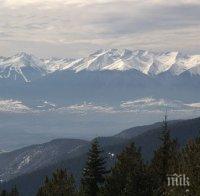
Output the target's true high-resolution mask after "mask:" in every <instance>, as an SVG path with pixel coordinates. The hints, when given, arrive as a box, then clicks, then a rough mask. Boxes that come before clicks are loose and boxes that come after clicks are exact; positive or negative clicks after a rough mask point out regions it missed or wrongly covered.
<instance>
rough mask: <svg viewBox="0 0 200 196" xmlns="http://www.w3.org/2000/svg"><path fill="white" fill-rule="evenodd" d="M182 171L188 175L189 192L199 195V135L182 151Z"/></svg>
mask: <svg viewBox="0 0 200 196" xmlns="http://www.w3.org/2000/svg"><path fill="white" fill-rule="evenodd" d="M180 163H181V165H182V173H183V174H186V176H187V177H189V187H188V189H189V190H190V194H192V195H200V135H199V137H197V138H196V139H194V140H190V141H189V142H188V143H187V145H186V147H185V148H184V149H183V151H182V161H181V162H180Z"/></svg>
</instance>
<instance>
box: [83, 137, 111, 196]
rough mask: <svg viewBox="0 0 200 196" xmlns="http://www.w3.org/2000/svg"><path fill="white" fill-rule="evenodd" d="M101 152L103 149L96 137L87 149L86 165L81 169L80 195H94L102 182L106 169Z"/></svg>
mask: <svg viewBox="0 0 200 196" xmlns="http://www.w3.org/2000/svg"><path fill="white" fill-rule="evenodd" d="M102 153H103V151H102V150H101V148H100V146H99V143H98V141H97V139H95V140H94V142H93V143H92V145H91V149H90V150H89V153H88V159H87V162H86V166H85V168H84V169H83V176H82V179H81V191H80V192H81V193H80V195H86V196H96V195H97V194H98V192H99V189H100V187H101V186H102V184H103V183H104V181H105V174H107V173H108V172H107V171H106V167H105V164H106V162H105V158H104V157H103V156H102Z"/></svg>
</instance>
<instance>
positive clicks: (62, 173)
mask: <svg viewBox="0 0 200 196" xmlns="http://www.w3.org/2000/svg"><path fill="white" fill-rule="evenodd" d="M55 195H56V196H74V195H76V190H75V182H74V178H73V176H72V175H70V174H68V173H67V171H66V170H62V169H59V170H56V172H54V173H53V177H52V179H51V180H49V179H48V177H46V178H45V182H44V185H43V186H42V187H41V188H40V189H39V191H38V193H37V196H55Z"/></svg>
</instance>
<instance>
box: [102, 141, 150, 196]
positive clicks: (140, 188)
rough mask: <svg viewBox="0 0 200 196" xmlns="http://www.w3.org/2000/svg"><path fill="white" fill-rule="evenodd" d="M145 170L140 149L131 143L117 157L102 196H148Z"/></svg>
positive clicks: (148, 190) (147, 178) (147, 179)
mask: <svg viewBox="0 0 200 196" xmlns="http://www.w3.org/2000/svg"><path fill="white" fill-rule="evenodd" d="M149 183H150V181H149V176H148V174H147V168H146V166H145V164H144V163H143V160H142V157H141V153H140V149H137V148H136V147H135V145H134V143H132V144H131V145H130V146H127V147H126V148H125V149H124V150H123V152H122V153H121V154H120V155H119V156H118V157H117V162H116V164H115V166H114V167H113V168H112V170H111V175H110V176H108V177H107V179H106V182H105V187H104V188H103V189H102V195H105V196H110V195H115V196H123V195H126V196H146V195H148V196H150V195H151V190H150V189H151V185H150V184H149Z"/></svg>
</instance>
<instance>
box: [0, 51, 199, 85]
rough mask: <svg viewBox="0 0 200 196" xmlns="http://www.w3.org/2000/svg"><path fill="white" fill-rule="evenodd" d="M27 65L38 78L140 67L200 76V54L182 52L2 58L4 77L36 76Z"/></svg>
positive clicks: (150, 72) (152, 72)
mask: <svg viewBox="0 0 200 196" xmlns="http://www.w3.org/2000/svg"><path fill="white" fill-rule="evenodd" d="M25 68H29V69H30V72H31V71H32V72H34V71H35V72H37V74H38V77H42V76H45V75H48V74H51V73H53V72H56V71H68V70H71V71H74V72H75V73H79V72H81V71H105V70H110V71H129V70H137V71H139V72H141V73H143V74H145V75H149V76H156V75H159V74H162V73H165V72H170V73H171V74H172V75H174V76H179V75H181V74H182V73H184V72H186V71H188V72H190V74H192V75H199V76H200V55H183V54H181V53H179V52H151V51H147V50H128V49H124V50H119V49H108V50H98V51H96V52H94V53H92V54H90V55H88V56H86V57H84V58H79V59H73V58H52V57H51V58H46V59H39V58H37V57H35V56H34V55H32V54H27V53H25V52H21V53H18V54H16V55H14V56H11V57H7V58H6V57H1V58H0V78H9V77H11V76H12V77H14V80H16V78H17V77H19V76H20V78H21V79H23V80H24V81H25V82H31V81H32V80H34V79H35V78H32V77H30V76H29V77H27V76H26V70H24V69H25Z"/></svg>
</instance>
